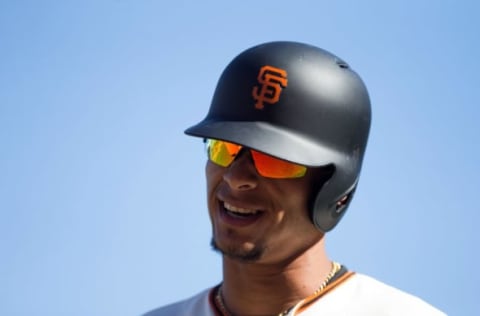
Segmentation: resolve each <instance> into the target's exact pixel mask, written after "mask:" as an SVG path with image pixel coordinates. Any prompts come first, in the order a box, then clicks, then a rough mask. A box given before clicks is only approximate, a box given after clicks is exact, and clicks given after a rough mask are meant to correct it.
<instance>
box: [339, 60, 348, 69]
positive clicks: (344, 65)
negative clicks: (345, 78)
mask: <svg viewBox="0 0 480 316" xmlns="http://www.w3.org/2000/svg"><path fill="white" fill-rule="evenodd" d="M336 62H337V65H338V66H339V67H340V68H343V69H348V68H350V66H349V65H348V64H347V63H346V62H344V61H343V60H340V59H337V60H336Z"/></svg>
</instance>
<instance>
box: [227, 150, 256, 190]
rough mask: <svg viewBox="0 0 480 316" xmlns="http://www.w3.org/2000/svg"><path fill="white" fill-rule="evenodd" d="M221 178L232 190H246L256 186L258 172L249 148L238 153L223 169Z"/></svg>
mask: <svg viewBox="0 0 480 316" xmlns="http://www.w3.org/2000/svg"><path fill="white" fill-rule="evenodd" d="M223 180H224V181H225V182H227V183H228V185H229V186H230V188H232V189H234V190H239V191H246V190H252V189H254V188H256V187H257V184H258V174H257V170H256V169H255V166H254V164H253V160H252V156H251V154H250V151H249V150H242V151H241V152H240V153H238V156H237V157H236V158H235V160H234V161H233V162H232V164H231V165H230V166H228V167H227V169H226V170H225V173H224V174H223Z"/></svg>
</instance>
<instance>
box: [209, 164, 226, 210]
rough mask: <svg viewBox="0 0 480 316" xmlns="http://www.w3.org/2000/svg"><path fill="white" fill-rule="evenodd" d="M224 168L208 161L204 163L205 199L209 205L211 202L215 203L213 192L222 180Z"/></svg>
mask: <svg viewBox="0 0 480 316" xmlns="http://www.w3.org/2000/svg"><path fill="white" fill-rule="evenodd" d="M224 169H225V168H223V167H220V166H217V165H216V164H214V163H212V162H210V161H207V163H206V165H205V178H206V180H207V200H208V205H209V207H211V206H212V203H215V192H216V189H217V188H218V185H219V184H220V183H221V182H222V179H223V172H224Z"/></svg>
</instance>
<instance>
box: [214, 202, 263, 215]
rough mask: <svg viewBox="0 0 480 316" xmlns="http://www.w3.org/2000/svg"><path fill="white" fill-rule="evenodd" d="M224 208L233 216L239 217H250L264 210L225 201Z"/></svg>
mask: <svg viewBox="0 0 480 316" xmlns="http://www.w3.org/2000/svg"><path fill="white" fill-rule="evenodd" d="M223 209H224V210H225V212H226V213H227V214H228V215H230V216H233V217H237V218H248V217H254V216H258V215H260V214H261V213H262V212H261V211H259V210H253V209H246V208H241V207H236V206H233V205H231V204H229V203H227V202H223Z"/></svg>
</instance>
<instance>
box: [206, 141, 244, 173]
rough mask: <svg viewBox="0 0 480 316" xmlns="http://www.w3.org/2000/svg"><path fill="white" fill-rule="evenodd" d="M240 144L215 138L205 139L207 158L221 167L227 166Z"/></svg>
mask: <svg viewBox="0 0 480 316" xmlns="http://www.w3.org/2000/svg"><path fill="white" fill-rule="evenodd" d="M240 149H242V146H240V145H237V144H232V143H229V142H224V141H221V140H216V139H208V140H207V150H208V159H210V160H211V161H212V162H214V163H216V164H217V165H220V166H222V167H228V166H229V165H230V164H231V163H232V161H233V160H234V159H235V156H236V155H237V154H238V152H239V151H240Z"/></svg>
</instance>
